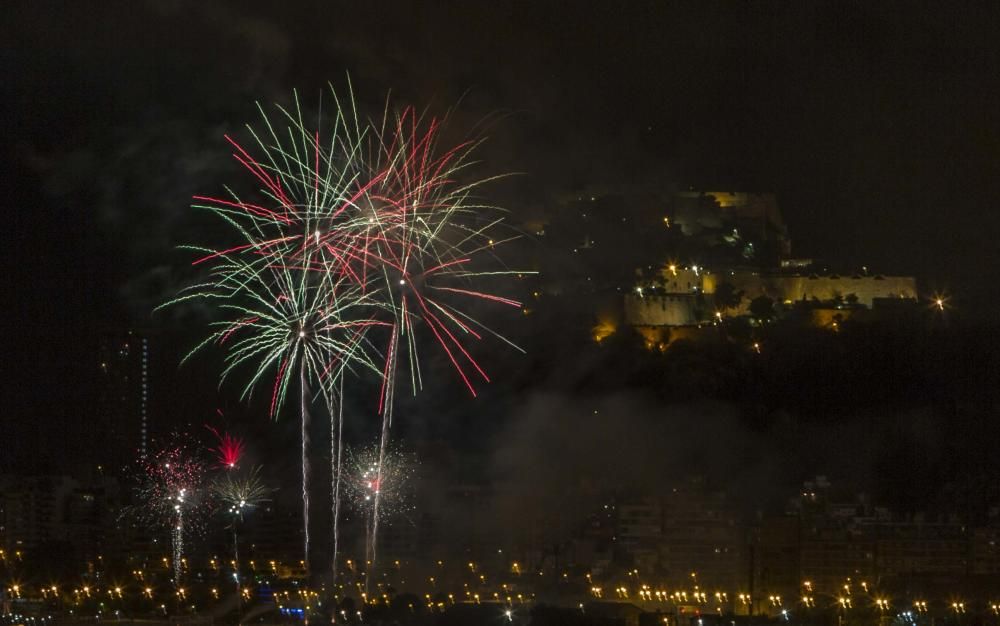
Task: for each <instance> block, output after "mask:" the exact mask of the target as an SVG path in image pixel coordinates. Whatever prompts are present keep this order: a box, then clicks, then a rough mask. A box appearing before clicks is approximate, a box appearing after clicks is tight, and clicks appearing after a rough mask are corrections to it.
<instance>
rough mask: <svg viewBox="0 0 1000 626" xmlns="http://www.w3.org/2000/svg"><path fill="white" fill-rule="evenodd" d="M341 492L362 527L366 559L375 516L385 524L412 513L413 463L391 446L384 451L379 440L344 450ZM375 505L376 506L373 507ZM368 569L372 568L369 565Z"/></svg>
mask: <svg viewBox="0 0 1000 626" xmlns="http://www.w3.org/2000/svg"><path fill="white" fill-rule="evenodd" d="M346 456H347V458H346V465H347V470H346V479H345V481H344V492H345V495H346V497H347V500H348V501H349V502H350V503H351V506H352V508H353V509H354V511H356V512H358V513H360V514H361V516H362V518H364V519H365V520H366V522H367V523H366V524H365V560H366V562H367V561H369V560H371V558H372V557H373V556H374V553H375V546H374V542H375V541H376V540H377V536H376V535H375V534H374V533H375V530H376V529H377V526H376V525H375V524H374V523H373V522H374V518H375V517H376V516H378V517H380V518H381V521H383V522H384V521H387V520H389V519H391V518H392V517H394V516H399V515H401V514H404V513H406V512H407V511H410V510H412V508H413V506H412V504H411V498H410V489H409V488H410V483H411V481H412V478H413V474H414V467H415V463H414V461H413V460H412V458H411V457H410V456H408V455H405V454H403V453H402V452H400V451H399V450H397V449H396V448H394V447H393V446H391V445H390V446H387V447H386V449H384V450H383V448H382V443H381V438H380V439H379V440H378V441H377V442H376V443H375V444H374V445H371V446H367V447H363V448H351V449H348V451H347V455H346ZM376 503H378V504H379V506H377V507H376ZM369 567H371V566H369Z"/></svg>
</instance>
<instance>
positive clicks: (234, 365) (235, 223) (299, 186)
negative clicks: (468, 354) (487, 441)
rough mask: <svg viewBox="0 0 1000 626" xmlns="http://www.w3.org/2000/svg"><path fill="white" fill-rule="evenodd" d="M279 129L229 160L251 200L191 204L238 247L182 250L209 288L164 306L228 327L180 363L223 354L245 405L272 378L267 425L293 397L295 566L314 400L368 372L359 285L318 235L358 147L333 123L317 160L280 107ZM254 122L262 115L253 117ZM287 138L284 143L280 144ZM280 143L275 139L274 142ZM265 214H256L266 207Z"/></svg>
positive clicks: (312, 138)
mask: <svg viewBox="0 0 1000 626" xmlns="http://www.w3.org/2000/svg"><path fill="white" fill-rule="evenodd" d="M278 110H279V111H280V112H281V115H282V119H283V121H284V123H285V128H284V129H281V130H282V131H283V132H282V133H281V134H279V132H278V131H277V130H276V125H275V124H273V123H272V122H271V121H270V120H269V119H268V118H267V117H266V116H264V117H263V122H264V130H263V132H261V133H258V132H256V131H255V130H254V129H253V128H251V127H248V130H249V133H250V135H251V136H252V137H253V140H254V142H255V144H256V149H255V150H254V151H255V152H256V153H258V154H257V157H256V158H255V157H254V156H251V154H250V150H248V149H246V148H244V147H243V146H242V145H241V144H240V143H238V142H237V141H236V140H234V139H232V138H230V137H227V138H226V139H227V141H228V142H229V143H230V144H231V145H232V146H233V149H234V153H233V157H234V158H235V159H236V161H237V162H239V163H240V164H241V165H242V166H243V168H244V169H245V170H246V171H247V172H248V173H249V174H250V176H251V178H253V179H255V180H257V181H258V183H259V184H260V185H261V188H260V189H259V190H258V196H259V198H258V199H255V200H254V201H244V200H243V199H241V198H240V197H239V196H238V195H237V194H236V193H235V192H233V191H232V190H227V191H228V197H226V198H216V197H208V196H196V198H195V199H196V204H195V205H194V206H195V207H196V208H200V209H204V210H207V211H210V212H211V213H213V214H215V215H216V216H218V217H219V218H221V219H223V220H224V221H225V222H226V223H227V224H228V225H230V226H231V227H232V228H233V230H234V231H235V233H236V234H237V235H238V239H239V243H238V244H237V245H230V246H228V247H220V248H205V247H195V246H189V247H187V248H188V249H191V250H194V251H196V252H197V253H198V255H199V256H198V258H196V259H195V260H194V262H193V265H194V266H197V267H206V268H207V272H208V278H207V280H205V281H203V282H200V283H198V284H195V285H193V286H192V287H190V288H188V289H187V290H185V291H184V292H183V293H182V294H181V295H180V296H179V297H178V298H176V299H175V300H173V301H171V302H168V303H167V305H165V306H168V305H173V304H178V303H181V302H186V301H188V300H202V301H205V302H207V303H209V304H212V305H215V308H216V309H217V310H218V311H220V312H222V313H223V314H224V316H225V317H226V318H227V319H224V320H222V321H218V322H214V325H215V328H216V330H215V332H213V333H211V334H210V336H209V337H208V338H207V339H206V340H205V341H203V342H202V343H201V344H200V345H199V346H197V347H196V348H195V349H194V350H193V351H192V352H191V353H190V354H189V355H188V356H189V357H190V356H191V354H194V353H195V352H197V351H198V350H200V349H202V348H205V347H207V346H210V345H213V344H214V345H219V346H222V347H223V348H224V349H225V350H226V359H227V362H226V367H225V369H224V370H223V373H222V377H221V378H222V380H225V379H226V378H227V377H228V376H229V375H230V374H232V373H233V372H234V371H236V370H238V369H243V370H247V371H248V373H249V376H248V380H247V383H246V384H245V386H244V388H243V395H244V397H248V396H250V395H251V393H252V391H253V389H254V388H256V387H257V386H259V385H261V384H263V383H264V381H265V379H267V378H270V382H268V384H267V385H268V387H269V388H270V404H269V407H270V408H269V412H270V414H271V416H272V418H276V417H277V416H278V414H279V412H280V410H281V408H282V407H283V406H284V403H285V400H286V398H287V396H288V393H289V391H290V390H291V389H292V388H293V387H294V386H296V385H297V386H298V387H299V402H298V412H299V417H300V420H301V434H302V450H301V466H302V507H303V560H304V561H305V563H306V566H307V567H308V564H309V545H310V535H309V495H310V494H309V475H310V471H309V439H308V432H309V420H310V415H311V407H312V404H313V402H314V401H315V400H316V399H317V398H322V399H323V400H325V401H326V404H327V405H328V406H329V404H330V403H331V399H330V391H329V386H330V381H333V380H336V379H337V378H338V377H339V376H341V375H343V373H344V371H354V370H355V369H357V368H360V369H366V368H367V369H369V370H370V371H371V372H373V373H378V371H379V370H378V367H377V366H376V365H375V364H374V362H373V361H372V360H371V358H370V357H369V355H368V354H367V352H366V351H365V349H364V348H365V346H366V343H365V330H366V329H367V327H369V326H370V325H371V324H373V323H374V322H372V321H371V320H370V319H368V313H367V312H366V311H367V309H368V308H369V307H368V306H367V303H366V300H367V298H366V296H365V294H364V289H363V286H361V285H358V284H357V283H356V282H355V281H354V280H353V279H352V277H351V276H350V275H349V274H347V273H346V272H345V271H344V269H343V261H342V260H339V259H337V258H336V257H334V256H332V255H330V254H329V253H328V251H327V250H326V248H324V247H322V246H321V244H320V242H321V241H322V240H323V239H324V237H331V236H335V235H336V233H333V234H331V233H330V232H329V231H324V230H322V229H338V228H339V229H344V228H346V226H345V225H344V224H342V223H340V222H338V221H337V219H336V217H335V216H336V215H338V214H340V213H343V209H342V207H343V206H345V204H347V203H349V202H350V195H349V194H350V193H352V192H351V186H352V185H353V179H352V178H351V176H353V174H351V169H352V166H349V165H350V160H351V158H353V155H354V153H355V152H356V148H353V147H352V146H351V145H350V144H346V145H345V144H344V142H343V139H342V135H345V133H344V123H343V119H342V118H341V117H340V116H339V115H338V116H337V119H336V121H335V122H334V132H333V133H332V135H331V139H330V143H329V144H328V146H327V148H326V149H325V150H323V149H321V145H320V143H319V141H320V139H319V137H320V135H319V131H316V132H315V133H312V132H310V131H308V130H307V129H306V126H305V124H304V122H303V121H302V116H301V112H300V109H299V107H298V103H297V100H296V107H295V112H294V113H292V112H289V111H287V110H285V109H283V108H280V107H279V109H278ZM262 115H263V111H262ZM286 135H287V136H286ZM281 137H284V138H281ZM265 205H266V206H265Z"/></svg>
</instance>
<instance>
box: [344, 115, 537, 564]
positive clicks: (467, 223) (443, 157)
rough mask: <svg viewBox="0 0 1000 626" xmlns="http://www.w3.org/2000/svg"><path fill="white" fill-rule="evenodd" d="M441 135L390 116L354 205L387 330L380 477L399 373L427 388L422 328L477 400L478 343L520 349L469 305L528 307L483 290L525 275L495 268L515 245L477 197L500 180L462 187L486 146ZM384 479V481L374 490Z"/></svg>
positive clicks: (368, 279) (376, 129) (432, 123)
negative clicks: (445, 144)
mask: <svg viewBox="0 0 1000 626" xmlns="http://www.w3.org/2000/svg"><path fill="white" fill-rule="evenodd" d="M386 110H387V111H388V106H387V107H386ZM441 128H442V121H440V120H437V119H434V118H432V119H429V120H427V119H424V118H422V117H421V116H418V115H417V113H416V112H415V110H414V109H412V108H407V109H404V110H403V112H402V113H401V114H399V115H398V116H395V117H390V115H388V114H386V116H385V117H384V119H383V121H382V122H381V123H380V124H378V125H377V126H373V130H372V132H371V133H370V135H369V143H368V149H367V150H366V154H368V155H370V159H371V161H370V163H368V164H367V165H368V166H369V168H370V170H369V172H368V173H367V175H364V176H362V177H361V178H362V180H367V181H369V182H368V183H367V184H366V185H365V192H364V193H363V194H361V195H360V196H358V198H357V201H356V210H357V211H358V213H359V215H360V216H361V217H360V219H359V220H358V222H360V224H361V227H362V230H361V232H360V233H359V234H358V236H357V238H358V239H359V240H362V241H363V242H364V245H363V247H362V250H361V255H360V256H361V260H362V261H361V262H360V263H355V265H356V268H355V269H354V270H353V272H352V273H353V274H354V275H361V276H363V277H364V279H363V280H362V284H363V285H364V286H365V289H366V294H368V295H369V297H371V298H372V299H373V300H376V301H378V303H379V305H380V306H379V307H378V310H377V311H376V312H375V313H374V314H373V317H374V318H375V319H379V320H381V321H382V327H383V328H386V329H388V332H387V333H386V334H387V337H386V338H385V341H384V344H383V346H384V347H383V348H382V349H381V353H382V354H383V359H384V360H383V364H382V386H381V391H380V395H379V400H378V412H379V414H380V415H381V417H382V425H381V432H380V440H379V455H380V458H379V460H378V463H377V464H376V470H375V471H376V472H377V473H380V472H381V471H382V468H384V467H385V454H386V453H387V449H388V448H387V446H388V444H389V440H390V438H389V434H390V427H391V425H392V417H393V410H394V407H395V399H396V392H397V380H398V375H399V373H400V371H401V370H403V371H408V373H409V381H410V389H411V392H412V393H413V394H416V393H417V392H418V391H419V390H420V389H421V388H422V387H423V374H422V371H421V366H420V363H421V360H420V355H419V354H418V349H417V346H418V342H417V329H418V328H423V329H425V330H429V331H430V334H431V336H432V338H433V339H434V343H436V345H437V346H438V347H439V348H440V349H441V350H442V352H443V353H444V354H445V355H446V356H447V358H448V360H449V361H450V363H451V365H452V367H453V369H454V371H455V372H456V373H457V375H458V377H459V378H460V379H461V380H462V382H463V383H464V385H465V386H466V388H467V389H468V391H469V392H470V393H471V394H472V395H473V396H475V395H476V383H475V379H476V378H479V379H481V381H482V382H489V376H488V375H487V373H486V371H485V369H484V368H483V367H482V366H481V365H480V363H479V362H478V361H477V360H476V359H475V358H474V357H473V355H472V345H471V344H474V343H477V342H479V341H480V340H482V339H483V337H484V336H485V335H491V336H493V337H495V338H498V339H500V340H502V341H504V342H506V343H507V344H509V345H511V346H512V347H514V348H517V346H515V345H514V344H513V343H511V342H510V341H508V340H507V339H505V338H504V337H503V336H502V335H500V334H499V333H496V332H495V331H493V330H491V329H490V328H489V327H487V326H486V325H485V324H483V323H481V322H480V321H478V320H477V319H476V318H474V317H473V316H472V315H471V314H470V313H469V312H468V309H467V304H468V303H470V302H473V301H479V302H485V303H492V304H501V305H506V306H510V307H516V308H518V309H520V307H521V303H520V302H518V301H516V300H514V299H511V298H508V297H504V296H500V295H497V294H494V293H491V292H489V291H488V290H487V289H486V288H484V287H482V286H479V285H478V284H477V283H479V282H482V281H483V280H485V279H488V278H496V277H506V276H510V275H515V274H517V275H523V273H524V272H516V271H510V270H507V269H506V268H504V267H503V266H502V265H500V266H498V265H497V262H498V259H497V257H496V248H497V247H498V246H499V245H500V244H502V243H505V242H507V241H510V240H511V239H513V238H514V237H503V236H501V234H498V233H500V232H501V227H502V217H501V216H499V215H498V211H497V210H496V209H495V208H493V207H490V206H488V205H485V204H482V203H479V202H478V201H477V200H476V199H475V197H474V193H475V192H476V191H477V190H478V189H479V188H480V187H481V186H482V185H484V184H485V183H487V182H489V181H491V180H494V178H486V179H475V180H473V182H469V183H461V182H459V181H460V180H462V179H463V178H467V177H468V172H467V171H466V170H467V169H469V168H470V167H471V166H472V165H473V161H472V155H473V152H474V150H475V148H476V147H477V146H478V145H479V143H480V142H479V141H478V140H476V141H466V142H463V143H460V144H458V145H457V146H454V147H452V148H450V149H440V148H439V135H440V131H441ZM357 256H358V255H354V257H353V258H355V259H356V258H357ZM375 330H378V329H375ZM517 349H518V350H520V348H517ZM401 357H402V359H401ZM380 480H381V477H380V476H377V477H376V482H380ZM372 499H373V503H372V507H373V514H372V515H371V518H370V519H371V531H370V534H371V537H372V540H371V541H370V543H369V545H370V552H371V561H372V563H373V565H372V568H371V569H374V567H375V563H376V562H377V549H376V548H377V536H378V526H379V522H380V519H381V516H380V515H379V508H380V506H381V504H382V501H383V496H382V494H381V492H379V491H376V492H375V493H374V494H373V497H372Z"/></svg>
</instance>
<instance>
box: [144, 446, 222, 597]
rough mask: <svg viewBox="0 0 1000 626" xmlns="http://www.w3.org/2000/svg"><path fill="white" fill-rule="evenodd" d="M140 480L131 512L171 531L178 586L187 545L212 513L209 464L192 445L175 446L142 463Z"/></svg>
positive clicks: (145, 521)
mask: <svg viewBox="0 0 1000 626" xmlns="http://www.w3.org/2000/svg"><path fill="white" fill-rule="evenodd" d="M138 479H139V486H138V488H137V490H136V499H137V501H138V502H137V505H136V506H134V507H132V509H130V512H131V513H132V515H133V516H134V517H135V518H136V521H138V522H140V523H142V524H144V525H147V526H149V527H151V528H154V529H159V530H167V531H169V532H170V540H171V547H172V551H173V559H172V565H173V569H174V584H180V581H181V577H182V575H183V566H184V550H185V545H186V544H187V543H189V541H190V539H191V538H193V537H195V536H198V535H200V534H201V533H203V532H204V530H205V526H206V522H207V520H208V517H209V515H210V514H211V511H212V494H211V492H210V490H209V489H208V488H207V465H206V463H205V462H204V461H203V460H202V459H201V458H200V457H199V456H198V454H197V453H196V451H195V449H194V448H193V447H192V446H191V445H189V444H186V443H183V442H180V443H173V444H172V445H169V446H167V447H164V448H162V449H160V450H158V451H156V452H155V453H153V454H152V455H150V456H147V457H144V458H143V459H142V460H140V462H139V473H138Z"/></svg>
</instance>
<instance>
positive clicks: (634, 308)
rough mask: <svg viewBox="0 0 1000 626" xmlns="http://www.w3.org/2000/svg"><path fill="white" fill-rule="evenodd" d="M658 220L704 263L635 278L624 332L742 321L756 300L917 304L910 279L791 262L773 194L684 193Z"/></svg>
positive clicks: (627, 298)
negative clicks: (630, 328)
mask: <svg viewBox="0 0 1000 626" xmlns="http://www.w3.org/2000/svg"><path fill="white" fill-rule="evenodd" d="M664 220H665V222H667V223H668V225H669V226H670V227H671V228H675V229H680V231H681V232H682V233H683V235H684V237H685V238H686V239H687V241H686V242H685V243H686V244H687V247H689V248H692V249H694V250H697V251H698V255H697V256H699V257H700V258H705V259H708V260H707V261H705V262H704V264H703V265H699V264H693V263H692V264H685V265H682V264H680V263H675V262H668V263H666V264H665V265H664V266H663V267H658V268H651V269H648V270H647V271H639V272H638V276H637V281H636V283H635V285H634V288H633V289H632V290H631V291H630V293H628V294H626V295H625V298H624V314H625V316H624V319H625V322H626V323H627V324H629V325H631V326H635V327H640V328H643V327H645V328H657V327H682V326H693V325H698V324H704V323H707V322H713V321H716V320H718V319H721V318H724V317H732V316H741V315H747V314H749V313H750V303H751V302H752V301H753V300H754V299H756V298H761V297H763V298H767V299H768V300H770V301H772V302H773V303H774V304H775V305H776V306H778V307H793V306H805V307H807V308H816V309H822V308H836V309H844V308H854V309H856V308H866V309H875V308H879V307H883V306H888V305H890V304H898V303H899V302H900V301H904V302H910V303H912V302H916V299H917V285H916V280H915V279H914V278H913V277H912V276H887V275H881V274H870V273H868V272H867V270H865V269H863V270H861V271H860V272H856V273H851V274H849V275H845V274H837V273H835V272H829V271H825V270H823V269H821V268H819V267H818V266H817V264H815V263H814V262H813V261H812V260H811V259H797V258H792V257H791V256H790V253H791V239H790V238H789V235H788V230H787V227H786V226H785V224H784V221H783V220H782V217H781V213H780V211H779V209H778V205H777V201H776V200H775V197H774V195H773V194H755V193H746V192H694V191H690V192H683V193H680V194H678V195H677V198H676V199H675V202H674V205H673V209H672V213H671V215H669V216H667V217H665V218H664Z"/></svg>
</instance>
